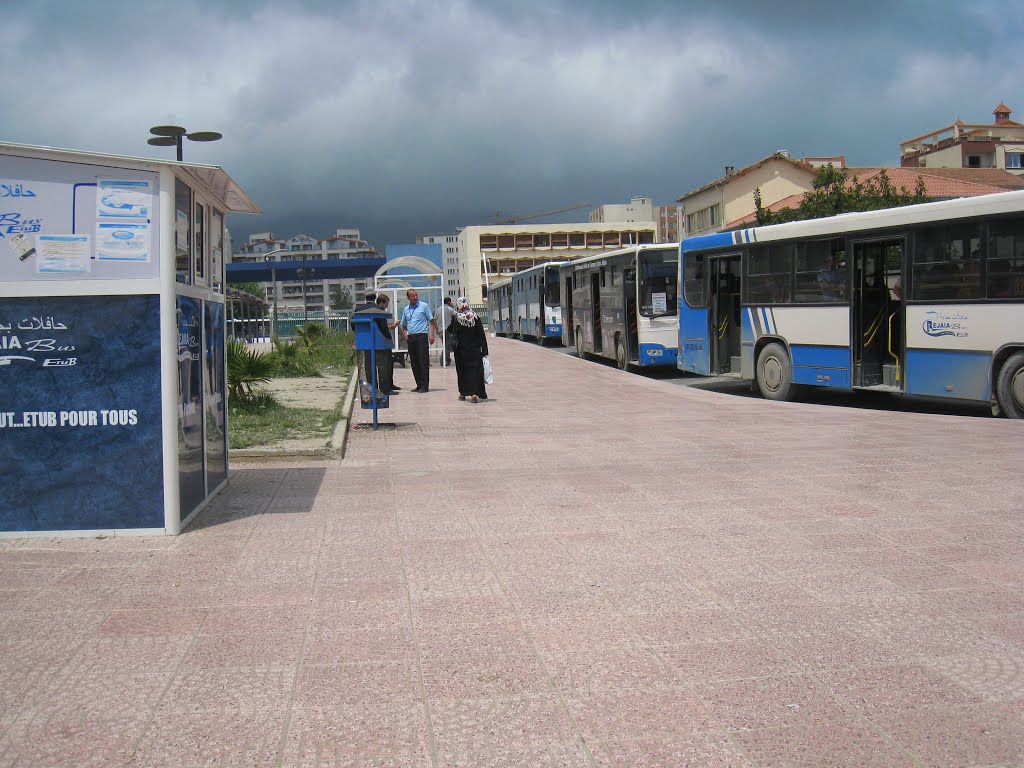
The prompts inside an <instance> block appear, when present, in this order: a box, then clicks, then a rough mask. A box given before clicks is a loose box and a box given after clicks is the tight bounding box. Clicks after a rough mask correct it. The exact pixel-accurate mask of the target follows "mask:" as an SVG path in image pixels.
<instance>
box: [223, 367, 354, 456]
mask: <svg viewBox="0 0 1024 768" xmlns="http://www.w3.org/2000/svg"><path fill="white" fill-rule="evenodd" d="M356 378H357V377H356V372H355V371H354V370H353V371H352V373H351V375H350V376H349V381H348V389H347V390H346V392H345V400H344V402H343V403H342V406H341V418H340V419H339V420H338V423H337V424H335V425H334V432H332V433H331V440H330V443H329V444H328V445H322V446H319V447H316V448H274V447H271V446H267V447H254V448H234V449H231V450H230V451H229V460H230V461H234V460H235V459H244V460H245V461H248V462H252V461H261V460H267V461H269V460H274V459H288V458H299V457H306V458H337V459H342V458H344V457H345V442H346V440H345V438H346V437H347V436H348V429H349V422H350V421H351V419H352V405H353V403H354V402H355V391H356Z"/></svg>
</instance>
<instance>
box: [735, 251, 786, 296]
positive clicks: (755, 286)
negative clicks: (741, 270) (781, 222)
mask: <svg viewBox="0 0 1024 768" xmlns="http://www.w3.org/2000/svg"><path fill="white" fill-rule="evenodd" d="M795 250H796V246H795V245H793V244H792V243H786V244H783V245H772V246H764V247H761V248H751V249H750V253H749V256H748V257H747V279H746V281H745V283H744V288H745V290H746V294H747V295H746V297H745V303H747V304H788V303H789V302H790V300H791V298H792V295H791V293H792V274H793V254H794V252H795Z"/></svg>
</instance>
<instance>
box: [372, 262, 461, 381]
mask: <svg viewBox="0 0 1024 768" xmlns="http://www.w3.org/2000/svg"><path fill="white" fill-rule="evenodd" d="M373 289H374V292H375V293H376V294H377V295H378V296H379V295H381V294H385V295H387V296H388V297H389V298H390V299H391V303H390V304H389V305H388V306H389V309H390V311H391V314H392V318H393V319H394V320H400V319H401V318H402V313H403V312H404V311H405V307H406V306H407V305H408V304H409V301H408V299H407V298H406V292H407V291H409V290H410V289H415V290H416V292H417V293H418V294H419V298H420V301H423V302H426V303H427V304H429V305H430V309H431V311H432V312H433V314H434V319H435V320H436V321H437V331H438V332H437V336H436V337H435V339H434V344H433V346H432V347H430V354H431V356H433V355H435V354H436V355H437V356H438V361H439V363H440V365H441V366H442V367H444V366H445V365H446V362H445V354H444V349H445V342H446V341H447V337H446V333H445V328H444V313H443V311H442V309H441V306H442V305H443V303H444V296H445V293H444V291H445V279H444V272H443V271H440V270H439V268H438V266H437V265H436V264H434V263H433V262H432V261H429V260H428V259H424V258H421V257H419V256H400V257H398V258H396V259H391V260H390V261H387V262H385V263H384V264H383V266H381V268H380V269H379V270H378V271H377V274H376V275H375V276H374V278H373ZM392 333H393V334H395V352H396V355H397V356H398V357H399V360H400V361H401V362H402V364H403V365H404V363H405V357H406V355H408V352H409V351H408V349H407V347H406V344H405V340H404V339H403V338H402V335H401V334H400V333H398V329H397V328H396V329H395V330H394V331H392Z"/></svg>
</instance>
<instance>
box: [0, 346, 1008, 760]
mask: <svg viewBox="0 0 1024 768" xmlns="http://www.w3.org/2000/svg"><path fill="white" fill-rule="evenodd" d="M492 360H493V362H494V365H495V368H496V374H497V376H498V383H496V384H495V385H493V386H492V387H491V394H492V399H491V400H490V401H488V402H486V403H480V404H478V405H472V404H469V403H461V402H458V401H457V400H456V394H457V392H456V389H455V384H454V371H450V370H449V371H441V370H439V369H437V368H434V369H433V371H432V383H433V385H434V389H433V391H432V392H430V393H428V394H425V395H418V394H414V393H411V392H409V391H408V389H409V388H410V387H411V376H410V374H409V372H408V371H407V370H404V371H403V369H401V368H399V369H398V371H397V372H396V373H397V378H398V383H399V384H400V385H402V386H404V387H406V391H405V392H404V393H403V394H402V395H401V396H400V397H397V398H394V399H393V400H392V403H393V406H394V407H392V408H391V409H390V410H389V411H386V412H383V413H382V418H383V420H384V421H385V422H390V423H394V424H396V425H397V426H395V427H386V428H383V429H381V430H379V431H377V432H372V431H367V430H356V431H354V432H353V433H352V435H351V438H350V445H349V451H348V454H347V457H346V459H345V460H344V461H341V462H328V461H316V462H304V463H301V462H293V463H285V462H280V463H277V464H266V463H261V464H248V465H243V464H237V465H236V466H235V467H234V471H233V474H232V484H231V487H230V489H229V490H228V491H227V492H226V493H225V494H223V495H222V496H221V497H220V498H219V499H218V501H217V502H216V503H215V504H214V505H213V506H212V507H211V508H210V509H209V510H208V511H206V512H205V513H204V514H202V515H201V516H200V517H199V519H198V520H197V521H196V523H195V524H193V525H192V526H191V527H190V528H189V530H188V531H187V532H186V533H185V534H183V535H182V536H180V537H178V538H146V539H103V540H96V539H90V540H64V541H39V540H19V541H0V768H7V767H13V766H19V767H20V766H75V767H76V768H78V767H80V766H94V765H102V766H110V765H122V766H128V765H130V766H132V767H133V768H149V767H150V766H287V767H289V768H298V767H299V766H302V767H303V768H314V767H316V768H320V767H324V768H326V767H327V766H349V767H352V768H356V767H358V768H369V766H396V767H397V766H412V767H416V766H445V767H448V766H452V767H455V766H467V767H468V766H474V767H476V766H482V767H494V768H498V767H499V766H528V767H532V766H601V767H602V768H603V767H604V766H665V767H669V766H672V767H674V766H686V765H692V766H966V765H979V766H1010V765H1024V558H1022V547H1024V479H1022V472H1021V459H1022V456H1024V424H1021V423H1015V422H1010V421H1004V420H995V419H976V418H964V417H956V416H940V415H926V414H916V413H894V412H878V411H871V410H862V409H849V408H830V407H824V406H819V405H801V404H774V403H769V402H764V401H761V400H757V399H750V398H733V397H729V396H726V395H721V394H716V393H711V392H703V391H698V390H694V389H690V388H682V387H675V386H672V385H670V384H668V383H666V382H660V381H655V380H651V379H647V378H644V377H640V376H636V375H631V374H625V373H621V372H619V371H616V370H614V369H612V368H609V367H606V366H602V365H596V364H591V363H586V362H583V361H579V360H576V359H574V358H571V357H569V356H567V355H558V354H554V353H552V352H551V351H549V350H542V349H539V348H537V347H534V346H531V345H527V344H523V343H517V342H509V341H504V340H500V339H495V340H493V342H492ZM356 416H357V419H365V418H367V416H366V414H365V413H364V414H359V413H358V412H357V414H356Z"/></svg>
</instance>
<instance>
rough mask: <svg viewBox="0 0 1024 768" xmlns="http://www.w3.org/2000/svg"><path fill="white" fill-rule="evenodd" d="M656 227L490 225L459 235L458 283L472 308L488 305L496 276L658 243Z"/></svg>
mask: <svg viewBox="0 0 1024 768" xmlns="http://www.w3.org/2000/svg"><path fill="white" fill-rule="evenodd" d="M656 232H657V225H656V224H655V223H654V222H653V221H651V220H647V221H643V222H636V223H632V222H605V223H593V224H584V223H577V224H485V225H480V226H471V227H465V228H464V229H463V230H461V231H460V232H459V234H458V242H457V246H458V259H459V265H458V275H457V282H456V284H457V285H458V286H460V288H461V293H462V295H464V296H465V297H466V298H468V299H469V303H470V304H472V305H473V306H481V305H482V304H483V302H484V287H485V285H486V283H487V282H488V281H489V280H490V278H491V277H493V276H496V275H504V274H512V273H514V272H518V271H519V270H521V269H527V268H528V267H532V266H533V265H534V264H540V263H543V262H545V261H564V260H570V259H579V258H583V257H584V256H593V255H594V254H596V253H600V252H602V251H611V250H614V249H615V248H620V247H622V246H624V245H632V244H646V243H653V242H655V237H656Z"/></svg>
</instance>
